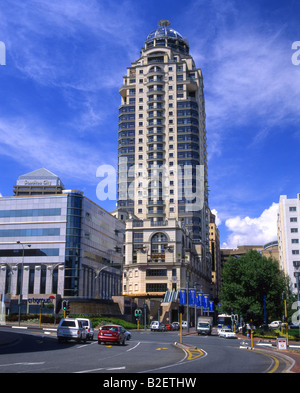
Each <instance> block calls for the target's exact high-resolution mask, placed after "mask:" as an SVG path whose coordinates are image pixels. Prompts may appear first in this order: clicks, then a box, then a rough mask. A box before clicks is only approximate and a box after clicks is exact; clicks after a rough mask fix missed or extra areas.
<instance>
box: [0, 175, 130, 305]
mask: <svg viewBox="0 0 300 393" xmlns="http://www.w3.org/2000/svg"><path fill="white" fill-rule="evenodd" d="M45 171H47V170H45V169H43V170H38V171H34V172H31V173H30V174H28V179H32V177H35V178H36V180H35V183H36V184H35V185H34V184H32V183H31V184H30V189H28V182H31V180H27V181H26V180H24V179H26V175H23V176H22V178H21V180H22V183H23V186H24V187H22V184H17V185H18V195H15V196H12V197H1V198H0V293H1V294H3V293H5V294H8V293H10V294H11V296H12V297H14V296H18V295H19V294H20V293H22V296H23V299H28V298H31V297H32V296H33V295H43V294H45V295H49V294H54V295H60V296H61V297H64V298H83V299H95V298H96V299H111V297H112V296H114V295H116V296H117V295H120V293H121V278H122V273H121V269H122V248H123V237H124V223H123V222H121V221H119V220H118V219H116V218H115V217H113V216H112V215H111V214H109V213H108V212H106V211H105V210H104V209H102V208H101V207H100V206H98V205H96V204H95V203H94V202H92V201H91V200H89V199H88V198H86V197H84V195H83V192H81V191H76V190H66V189H64V187H62V189H60V190H58V192H57V188H56V187H55V191H54V192H52V193H50V194H46V193H45V190H44V189H43V190H42V192H41V194H39V188H40V187H41V184H44V181H45V175H47V176H50V178H51V177H52V180H53V181H54V182H59V183H60V184H62V183H61V182H60V180H59V179H58V178H57V176H55V175H53V174H51V172H48V171H47V172H48V173H47V172H45ZM55 178H57V179H55ZM48 181H49V179H47V182H48ZM50 181H51V179H50ZM25 182H26V184H24V183H25ZM34 187H36V188H34ZM26 188H27V191H26ZM52 191H53V190H52Z"/></svg>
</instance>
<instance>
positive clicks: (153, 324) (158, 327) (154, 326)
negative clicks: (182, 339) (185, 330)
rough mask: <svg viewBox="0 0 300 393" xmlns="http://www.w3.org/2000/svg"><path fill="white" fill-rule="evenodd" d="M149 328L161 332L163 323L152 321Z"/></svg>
mask: <svg viewBox="0 0 300 393" xmlns="http://www.w3.org/2000/svg"><path fill="white" fill-rule="evenodd" d="M150 330H151V332H152V331H159V332H162V331H163V325H162V323H160V322H158V321H152V322H151V325H150Z"/></svg>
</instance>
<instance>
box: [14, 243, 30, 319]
mask: <svg viewBox="0 0 300 393" xmlns="http://www.w3.org/2000/svg"><path fill="white" fill-rule="evenodd" d="M17 244H21V246H22V248H23V254H22V267H21V280H20V289H19V290H20V293H19V316H18V322H19V326H20V322H21V301H22V292H23V272H24V254H25V248H24V244H23V243H21V242H20V240H17ZM27 246H28V247H31V244H28V245H27Z"/></svg>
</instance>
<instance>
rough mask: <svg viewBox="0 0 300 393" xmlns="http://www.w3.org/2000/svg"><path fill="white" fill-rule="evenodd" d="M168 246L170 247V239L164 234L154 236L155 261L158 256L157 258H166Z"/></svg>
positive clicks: (152, 246)
mask: <svg viewBox="0 0 300 393" xmlns="http://www.w3.org/2000/svg"><path fill="white" fill-rule="evenodd" d="M167 246H168V238H167V236H166V235H165V234H164V233H162V232H158V233H156V234H155V235H153V236H152V239H151V255H152V258H153V259H155V256H156V255H157V258H164V255H165V249H166V247H167Z"/></svg>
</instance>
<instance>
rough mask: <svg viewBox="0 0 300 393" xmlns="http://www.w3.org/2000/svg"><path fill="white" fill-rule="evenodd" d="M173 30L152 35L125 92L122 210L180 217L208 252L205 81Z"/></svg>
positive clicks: (165, 26)
mask: <svg viewBox="0 0 300 393" xmlns="http://www.w3.org/2000/svg"><path fill="white" fill-rule="evenodd" d="M169 25H170V22H169V21H165V20H163V21H160V22H159V28H158V29H156V30H155V31H153V32H152V33H150V34H149V35H148V37H147V39H146V41H145V46H144V48H142V51H141V57H140V58H139V59H138V60H137V61H135V62H134V63H132V65H131V66H130V67H128V68H127V75H126V76H124V82H123V85H122V87H121V88H120V94H121V106H120V108H119V139H118V140H119V147H118V155H119V171H118V197H117V199H118V209H121V210H125V211H127V212H129V213H131V214H134V215H135V216H136V217H137V218H139V219H145V218H150V219H151V221H153V222H159V221H165V220H168V219H169V218H177V219H179V220H181V221H182V222H184V224H185V226H187V228H188V229H189V230H190V231H191V232H192V234H193V239H194V240H196V241H199V242H203V243H205V244H206V246H207V248H208V192H207V158H206V128H205V104H204V94H203V77H202V72H201V70H200V69H199V68H196V66H195V63H194V60H193V58H192V56H191V55H190V54H189V44H188V42H187V40H186V39H184V38H183V37H182V36H181V34H179V33H178V32H177V31H175V30H174V29H172V28H170V27H169Z"/></svg>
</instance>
